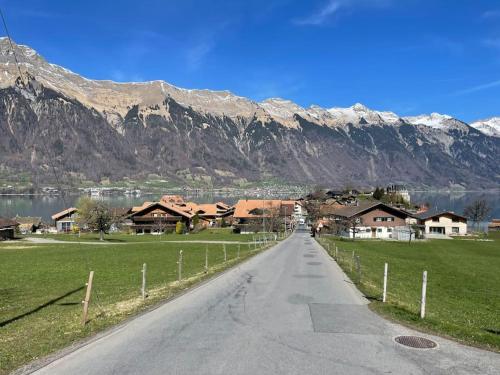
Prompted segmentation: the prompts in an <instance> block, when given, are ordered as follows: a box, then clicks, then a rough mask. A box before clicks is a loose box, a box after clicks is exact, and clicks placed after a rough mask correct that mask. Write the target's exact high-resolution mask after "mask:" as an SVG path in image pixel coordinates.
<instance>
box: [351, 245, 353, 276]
mask: <svg viewBox="0 0 500 375" xmlns="http://www.w3.org/2000/svg"><path fill="white" fill-rule="evenodd" d="M353 269H354V250H353V251H352V260H351V272H352V271H353Z"/></svg>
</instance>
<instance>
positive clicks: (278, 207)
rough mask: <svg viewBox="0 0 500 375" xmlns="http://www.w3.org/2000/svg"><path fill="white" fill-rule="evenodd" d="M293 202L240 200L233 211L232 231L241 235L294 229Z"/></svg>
mask: <svg viewBox="0 0 500 375" xmlns="http://www.w3.org/2000/svg"><path fill="white" fill-rule="evenodd" d="M294 209H295V203H294V201H282V200H278V199H241V200H239V201H238V203H236V205H235V209H234V215H233V217H234V224H233V227H234V230H235V231H236V232H241V233H252V232H262V231H264V232H275V231H280V230H283V229H284V228H285V222H286V227H287V228H288V229H291V228H294V226H295V223H294V221H293V213H294Z"/></svg>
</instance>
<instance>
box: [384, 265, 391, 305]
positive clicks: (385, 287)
mask: <svg viewBox="0 0 500 375" xmlns="http://www.w3.org/2000/svg"><path fill="white" fill-rule="evenodd" d="M388 270H389V265H388V264H387V263H386V264H385V265H384V293H383V294H382V302H385V301H386V300H387V272H388Z"/></svg>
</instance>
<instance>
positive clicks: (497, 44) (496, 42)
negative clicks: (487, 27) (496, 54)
mask: <svg viewBox="0 0 500 375" xmlns="http://www.w3.org/2000/svg"><path fill="white" fill-rule="evenodd" d="M482 43H483V45H485V46H486V47H493V48H500V38H489V39H485V40H483V42H482Z"/></svg>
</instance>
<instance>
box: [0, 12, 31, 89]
mask: <svg viewBox="0 0 500 375" xmlns="http://www.w3.org/2000/svg"><path fill="white" fill-rule="evenodd" d="M0 16H1V17H2V22H3V27H4V28H5V33H6V34H7V39H9V44H10V48H11V50H12V54H13V55H14V60H15V62H16V66H17V70H18V71H19V78H20V79H21V81H22V83H23V85H26V84H25V82H24V78H23V73H22V72H21V66H20V64H19V60H18V59H17V55H16V50H15V49H14V45H13V44H12V39H11V38H10V33H9V29H8V27H7V22H6V21H5V17H4V16H3V12H2V9H1V8H0Z"/></svg>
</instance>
